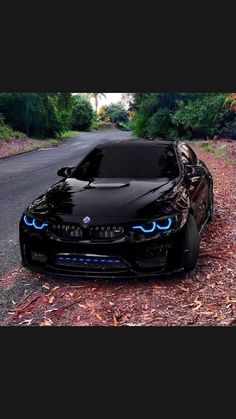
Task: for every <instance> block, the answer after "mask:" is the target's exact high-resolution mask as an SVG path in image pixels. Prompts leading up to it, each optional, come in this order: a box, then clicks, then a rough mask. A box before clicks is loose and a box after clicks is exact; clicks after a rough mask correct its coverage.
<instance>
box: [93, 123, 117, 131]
mask: <svg viewBox="0 0 236 419" xmlns="http://www.w3.org/2000/svg"><path fill="white" fill-rule="evenodd" d="M112 126H113V125H112V124H111V123H110V122H102V121H92V125H91V130H95V131H98V130H99V129H101V130H102V129H109V128H112Z"/></svg>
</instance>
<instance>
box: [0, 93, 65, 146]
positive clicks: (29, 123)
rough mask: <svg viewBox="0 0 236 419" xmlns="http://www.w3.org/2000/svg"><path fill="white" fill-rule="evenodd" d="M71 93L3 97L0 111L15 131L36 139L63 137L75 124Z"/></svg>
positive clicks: (5, 95) (3, 95)
mask: <svg viewBox="0 0 236 419" xmlns="http://www.w3.org/2000/svg"><path fill="white" fill-rule="evenodd" d="M70 100H71V94H70V93H5V94H0V112H1V113H2V114H3V116H4V117H5V120H6V123H7V124H9V125H10V126H11V127H12V128H13V129H14V130H17V131H21V132H23V133H25V134H26V135H28V136H31V137H36V138H46V137H56V136H60V135H61V133H62V132H63V131H65V130H66V129H68V128H70V125H71V102H70Z"/></svg>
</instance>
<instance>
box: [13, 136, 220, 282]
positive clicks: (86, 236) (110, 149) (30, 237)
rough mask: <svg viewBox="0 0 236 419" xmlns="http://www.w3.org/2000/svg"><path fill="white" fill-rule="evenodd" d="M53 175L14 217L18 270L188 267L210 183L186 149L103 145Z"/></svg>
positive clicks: (133, 271) (136, 272)
mask: <svg viewBox="0 0 236 419" xmlns="http://www.w3.org/2000/svg"><path fill="white" fill-rule="evenodd" d="M58 175H59V176H60V177H61V179H60V180H59V182H58V183H56V184H55V185H53V186H52V187H51V188H49V189H48V191H47V192H46V193H45V194H43V195H41V196H40V197H38V198H37V199H36V200H34V201H33V202H32V203H31V204H30V205H29V207H28V208H27V209H26V210H25V211H24V213H23V215H22V218H21V220H20V246H21V254H22V262H23V265H24V266H25V267H28V268H30V269H32V270H35V271H38V272H52V273H55V274H59V275H60V274H62V275H69V276H77V277H85V276H89V277H116V278H118V277H139V276H151V275H153V276H156V275H158V274H167V273H172V272H183V273H186V272H189V271H191V270H193V269H194V268H195V266H196V264H197V261H198V255H199V244H200V237H201V231H202V229H203V227H204V225H205V223H206V222H207V221H209V220H211V218H212V213H213V181H212V176H211V174H210V172H209V170H208V168H207V167H206V165H205V164H204V162H203V161H201V160H199V159H198V157H197V156H196V154H195V153H194V151H193V150H192V149H191V148H190V147H189V145H187V144H186V143H184V142H181V141H161V140H156V141H150V140H127V141H120V142H110V143H106V144H102V145H98V146H96V147H95V148H94V149H93V150H92V151H91V152H89V154H88V155H87V156H86V157H85V158H84V159H83V160H82V162H80V163H79V164H78V165H77V166H76V167H63V168H62V169H60V170H59V171H58Z"/></svg>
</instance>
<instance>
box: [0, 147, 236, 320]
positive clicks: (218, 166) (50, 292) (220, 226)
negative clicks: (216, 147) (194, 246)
mask: <svg viewBox="0 0 236 419" xmlns="http://www.w3.org/2000/svg"><path fill="white" fill-rule="evenodd" d="M195 149H196V151H197V153H198V155H199V157H200V158H201V159H202V160H204V161H205V162H206V164H207V165H208V167H209V169H210V170H211V172H212V174H213V178H214V195H215V215H214V220H213V222H212V223H210V224H209V225H208V226H207V228H206V229H205V232H204V235H203V238H202V242H201V251H200V258H199V264H198V267H197V270H196V272H195V273H192V274H191V275H187V276H186V277H185V278H181V279H180V278H175V277H172V278H169V279H166V278H162V279H155V280H153V279H152V280H132V281H131V280H129V281H127V280H126V281H124V280H118V281H117V280H116V281H115V280H112V281H111V280H86V279H84V280H77V281H76V280H73V281H72V280H64V279H63V280H62V279H59V280H56V279H53V278H50V277H44V276H43V275H37V274H32V273H29V272H28V271H27V270H25V269H23V268H19V269H17V270H14V271H12V272H10V273H8V274H7V275H5V276H4V277H3V278H2V280H0V319H1V322H0V324H1V325H20V326H24V325H25V326H26V325H30V326H36V325H37V326H38V325H40V326H61V325H67V326H88V325H89V326H122V325H123V326H133V325H134V326H153V325H156V326H186V325H193V326H229V325H236V199H235V196H236V183H235V181H236V171H235V167H234V165H233V164H232V159H231V160H230V163H229V162H228V160H227V159H226V160H223V159H222V158H220V157H219V156H217V155H215V154H214V153H211V152H205V151H203V150H202V148H201V143H199V144H197V145H196V144H195ZM233 158H234V159H235V157H234V151H233Z"/></svg>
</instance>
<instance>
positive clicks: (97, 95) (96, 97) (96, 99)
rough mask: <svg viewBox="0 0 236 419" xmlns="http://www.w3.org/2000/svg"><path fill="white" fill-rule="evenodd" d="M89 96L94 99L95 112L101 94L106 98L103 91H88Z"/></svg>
mask: <svg viewBox="0 0 236 419" xmlns="http://www.w3.org/2000/svg"><path fill="white" fill-rule="evenodd" d="M90 96H91V97H92V98H93V99H94V100H95V108H96V112H97V111H98V100H99V99H100V98H101V97H102V96H103V97H104V98H106V95H105V93H90Z"/></svg>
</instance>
